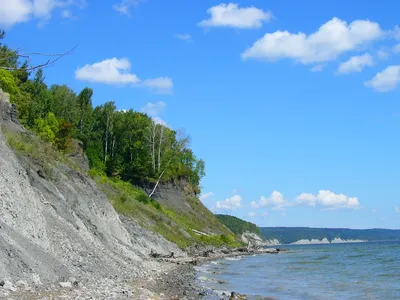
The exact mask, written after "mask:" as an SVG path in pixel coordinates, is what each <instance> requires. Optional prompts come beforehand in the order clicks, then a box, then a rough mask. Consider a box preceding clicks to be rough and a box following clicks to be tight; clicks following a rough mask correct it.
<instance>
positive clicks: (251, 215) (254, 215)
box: [247, 211, 257, 218]
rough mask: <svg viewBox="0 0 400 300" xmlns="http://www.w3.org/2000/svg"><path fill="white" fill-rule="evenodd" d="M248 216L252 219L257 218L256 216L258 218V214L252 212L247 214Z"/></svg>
mask: <svg viewBox="0 0 400 300" xmlns="http://www.w3.org/2000/svg"><path fill="white" fill-rule="evenodd" d="M247 216H248V217H251V218H252V217H256V216H257V213H255V212H253V211H251V212H249V213H247Z"/></svg>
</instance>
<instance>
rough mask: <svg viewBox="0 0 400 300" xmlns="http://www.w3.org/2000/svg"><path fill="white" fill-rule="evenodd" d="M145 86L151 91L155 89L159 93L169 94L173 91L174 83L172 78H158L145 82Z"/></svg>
mask: <svg viewBox="0 0 400 300" xmlns="http://www.w3.org/2000/svg"><path fill="white" fill-rule="evenodd" d="M143 85H144V86H145V87H148V88H150V89H154V90H156V91H157V92H159V93H166V94H169V93H171V91H172V86H173V83H172V79H171V78H168V77H158V78H152V79H146V80H144V81H143Z"/></svg>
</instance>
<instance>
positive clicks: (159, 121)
mask: <svg viewBox="0 0 400 300" xmlns="http://www.w3.org/2000/svg"><path fill="white" fill-rule="evenodd" d="M151 119H152V120H153V122H154V123H155V124H157V125H162V126H165V127H168V128H169V126H168V123H167V122H165V121H164V120H163V119H161V118H160V117H152V118H151Z"/></svg>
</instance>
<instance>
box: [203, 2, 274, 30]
mask: <svg viewBox="0 0 400 300" xmlns="http://www.w3.org/2000/svg"><path fill="white" fill-rule="evenodd" d="M207 13H208V14H209V15H210V18H209V19H207V20H203V21H201V22H200V23H198V25H199V26H201V27H234V28H241V29H251V28H260V27H261V26H262V24H263V23H264V22H268V21H270V20H271V18H272V13H271V12H269V11H263V10H262V9H259V8H256V7H254V6H251V7H242V8H241V7H239V5H238V4H235V3H229V4H224V3H221V4H219V5H216V6H213V7H210V8H209V9H208V10H207Z"/></svg>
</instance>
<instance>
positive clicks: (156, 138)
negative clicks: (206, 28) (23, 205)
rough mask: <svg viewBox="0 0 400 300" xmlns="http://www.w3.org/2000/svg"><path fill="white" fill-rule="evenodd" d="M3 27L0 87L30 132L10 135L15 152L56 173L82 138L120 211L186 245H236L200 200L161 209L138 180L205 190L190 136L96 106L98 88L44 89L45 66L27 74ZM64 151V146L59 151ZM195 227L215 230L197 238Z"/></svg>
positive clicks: (143, 117) (134, 115) (202, 168)
mask: <svg viewBox="0 0 400 300" xmlns="http://www.w3.org/2000/svg"><path fill="white" fill-rule="evenodd" d="M3 37H4V33H3V32H0V66H3V67H5V68H13V69H15V70H14V71H8V70H5V69H1V68H0V87H1V88H2V89H4V90H5V91H6V92H8V93H10V100H11V102H12V103H14V104H15V105H16V107H17V110H18V114H19V118H20V121H21V123H22V124H23V125H24V126H25V127H26V128H28V129H30V130H31V131H33V132H35V133H36V135H33V134H30V133H28V134H12V133H6V136H7V141H8V143H9V144H10V146H11V147H13V148H14V149H15V150H16V152H18V153H21V154H23V155H26V156H30V157H33V158H34V159H35V160H37V161H38V163H39V164H41V165H42V166H44V167H45V168H46V170H48V171H49V173H50V172H51V170H52V169H53V166H54V165H55V164H57V163H58V162H62V163H66V164H68V165H69V166H70V167H72V168H74V169H77V168H79V167H77V166H76V165H75V164H74V162H73V161H72V160H69V159H68V158H67V156H66V155H65V153H66V152H67V151H68V148H69V145H70V144H71V139H77V140H80V141H82V142H83V146H84V150H85V153H86V155H87V157H88V159H89V163H90V172H89V173H90V175H91V176H92V177H93V178H94V180H95V181H96V182H97V184H98V185H99V186H100V188H101V189H102V191H103V192H104V193H105V194H106V196H107V197H108V199H109V201H110V202H111V203H112V205H113V206H114V208H115V209H116V210H117V211H118V213H120V214H122V215H124V216H126V217H129V218H134V219H135V220H137V221H138V222H139V223H140V224H141V225H142V226H145V227H146V228H148V229H150V230H153V231H154V232H157V233H160V234H162V235H163V236H164V237H165V238H167V239H168V240H170V241H172V242H175V243H176V244H178V245H179V246H180V247H182V248H185V247H187V246H190V245H192V244H194V243H203V244H211V245H216V246H220V245H222V244H226V245H228V246H238V245H239V244H238V242H237V241H236V240H235V237H234V235H232V233H231V232H230V231H229V229H227V228H226V227H225V226H223V225H222V224H221V222H220V221H219V220H218V219H217V218H216V217H215V216H214V215H213V214H212V213H211V212H210V211H208V210H207V208H206V207H205V206H204V205H203V204H202V203H201V202H200V201H199V200H198V199H196V198H188V199H186V202H187V203H186V204H187V205H188V206H190V207H192V210H190V211H185V212H179V213H178V212H176V211H174V210H172V209H170V208H168V207H163V206H162V205H160V203H158V202H157V201H155V200H153V199H151V198H149V197H148V195H146V194H145V193H144V192H143V191H142V190H140V189H138V188H136V187H135V186H134V184H135V183H137V182H142V181H145V182H150V183H154V182H156V181H157V180H161V181H165V182H174V181H175V182H177V181H182V180H183V181H182V182H187V183H188V187H189V188H191V189H192V192H193V193H194V194H195V195H196V194H200V181H201V179H202V177H203V176H205V163H204V161H203V160H201V159H198V158H197V157H196V156H195V154H194V153H193V151H192V150H191V149H190V148H189V140H190V139H189V137H188V136H186V135H183V134H182V133H181V132H180V131H176V130H172V129H170V128H168V127H166V126H163V125H160V124H156V123H155V122H154V121H153V120H152V119H151V118H150V117H149V116H147V115H146V114H143V113H141V112H137V111H134V110H133V109H130V110H128V111H121V110H118V109H117V107H116V105H115V103H114V102H113V101H109V102H106V103H104V104H102V105H99V106H96V107H93V105H92V98H93V95H94V92H93V90H92V89H90V88H84V89H83V90H82V91H80V92H79V93H76V92H75V91H73V90H72V89H71V88H69V87H68V86H66V85H57V84H53V85H51V86H50V87H48V86H47V84H46V80H45V74H44V71H43V70H42V69H38V70H37V71H36V73H34V74H30V73H28V72H26V70H25V68H26V62H20V61H18V56H17V55H16V51H14V50H12V49H9V48H8V47H7V46H6V45H4V44H2V43H1V42H2V39H3ZM58 150H62V151H58ZM195 230H197V231H202V232H208V231H210V232H214V233H215V234H208V233H207V235H199V234H197V233H195Z"/></svg>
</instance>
